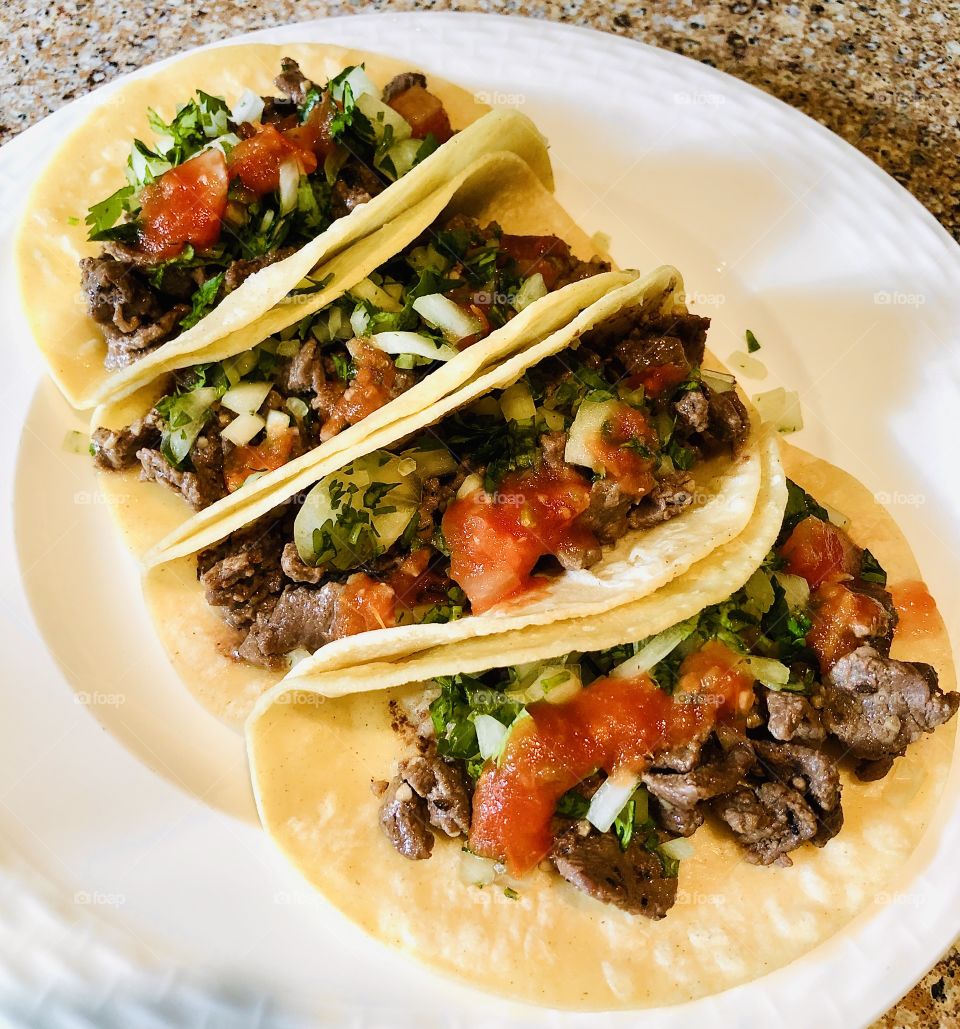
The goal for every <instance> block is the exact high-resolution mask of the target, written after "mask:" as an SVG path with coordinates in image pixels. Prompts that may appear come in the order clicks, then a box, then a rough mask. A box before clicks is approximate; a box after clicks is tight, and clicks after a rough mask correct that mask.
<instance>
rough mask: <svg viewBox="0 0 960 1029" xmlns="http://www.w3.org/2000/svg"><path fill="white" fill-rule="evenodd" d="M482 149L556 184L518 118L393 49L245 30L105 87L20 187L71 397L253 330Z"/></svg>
mask: <svg viewBox="0 0 960 1029" xmlns="http://www.w3.org/2000/svg"><path fill="white" fill-rule="evenodd" d="M278 72H279V75H278ZM274 93H279V94H280V95H279V96H277V95H273V94H274ZM485 112H486V113H485ZM493 150H501V151H512V152H514V153H516V154H518V155H519V156H521V157H522V158H524V159H525V160H526V161H527V162H528V163H529V164H530V166H531V167H532V168H533V170H534V172H535V173H536V174H537V175H538V177H539V178H540V179H541V181H543V182H544V184H545V185H547V186H548V187H549V186H551V185H552V178H551V171H550V164H549V159H548V158H547V155H546V148H545V145H544V142H543V140H542V138H541V137H540V135H539V133H538V132H537V130H536V128H535V127H534V126H533V124H532V122H530V121H529V119H527V118H526V117H524V116H523V115H520V114H519V113H517V112H508V111H489V110H488V108H486V107H485V106H483V105H481V104H478V103H477V102H475V100H474V98H473V96H472V95H471V94H470V93H468V92H466V91H465V90H462V89H460V88H459V87H456V86H452V85H450V84H448V83H445V82H442V81H440V80H436V79H433V78H431V79H429V80H428V79H427V78H426V77H425V76H424V75H422V74H421V73H420V72H417V71H411V70H410V68H409V67H408V66H406V65H405V64H403V63H402V62H399V61H395V60H392V59H390V58H386V57H381V56H378V55H368V54H363V53H360V52H358V51H352V50H345V49H342V48H340V47H334V46H327V45H323V44H299V45H294V46H285V47H278V46H268V45H264V44H247V45H241V46H231V47H217V48H213V49H207V50H202V51H198V52H196V53H193V54H190V55H188V56H187V57H184V58H183V59H180V60H177V61H174V62H172V63H170V64H167V65H164V66H163V67H162V68H160V69H159V70H158V71H156V72H155V73H154V74H151V75H149V76H145V77H141V78H136V79H134V80H133V81H131V82H129V83H127V84H126V85H124V86H123V87H122V88H120V89H119V90H117V91H116V92H114V93H111V94H110V96H109V97H107V98H106V99H105V100H104V102H103V103H102V104H101V105H100V106H98V107H97V108H96V109H95V110H94V111H93V113H92V114H91V115H90V116H89V117H88V118H87V119H86V120H85V121H84V123H83V124H82V125H81V126H80V127H79V128H78V129H77V131H76V132H75V133H74V134H73V135H72V136H71V137H70V138H69V139H68V140H67V141H66V142H65V144H64V145H63V147H62V148H61V150H60V151H59V152H58V153H57V154H56V155H55V156H54V157H53V159H52V161H51V162H50V164H49V165H48V166H47V168H46V169H45V170H44V172H43V174H42V175H41V176H40V178H39V180H38V182H37V184H36V186H35V187H34V190H33V193H32V195H31V198H30V201H29V204H28V208H27V211H26V214H25V216H24V219H23V222H22V225H21V229H20V233H19V237H18V243H17V261H18V266H19V271H20V280H21V287H22V291H23V294H24V299H25V307H26V310H27V316H28V318H29V320H30V323H31V325H32V328H33V330H34V334H35V336H36V339H37V341H38V344H39V346H40V349H41V351H42V353H43V355H44V357H45V358H46V359H47V362H48V364H49V365H50V368H51V372H52V374H53V376H54V378H55V379H56V381H57V383H58V385H59V386H60V388H61V389H62V391H63V393H64V395H65V396H66V397H67V399H68V400H69V401H70V402H71V403H72V404H73V405H74V406H75V407H92V406H94V404H95V403H97V402H100V401H102V400H103V399H106V398H107V397H108V396H111V395H114V394H116V393H124V392H128V391H129V390H130V389H131V388H135V387H136V385H139V384H141V380H140V373H139V372H138V371H137V368H136V365H137V362H139V361H142V360H143V359H144V357H145V356H146V355H148V354H151V353H155V352H157V351H158V350H160V351H170V350H174V351H177V352H181V353H183V352H188V351H191V350H197V349H201V348H203V347H204V346H207V345H209V344H210V343H212V342H213V341H215V340H217V339H218V338H220V337H221V336H223V335H225V334H226V333H228V332H231V331H234V330H236V329H240V328H242V327H243V326H245V325H247V324H249V323H250V322H251V321H253V320H254V319H255V318H257V317H258V316H260V315H262V314H263V313H264V312H266V311H269V310H270V309H271V308H272V307H273V306H274V305H275V304H276V303H278V302H279V301H280V299H281V298H282V297H284V296H285V295H286V294H287V293H288V292H289V291H290V290H291V289H292V288H293V287H294V286H295V285H296V284H297V283H298V282H299V281H300V280H301V279H302V278H303V277H304V276H305V275H307V274H308V273H309V272H310V270H311V269H312V268H313V267H314V266H315V265H317V264H318V263H320V262H321V261H324V260H326V259H328V258H330V257H332V256H334V255H335V254H336V253H338V252H339V251H340V250H342V249H343V248H344V247H346V246H348V245H349V244H351V243H353V242H356V241H357V240H359V239H362V238H363V237H364V236H366V235H368V234H369V233H370V232H372V231H374V230H376V229H377V228H378V227H379V226H380V225H382V224H384V223H385V222H386V221H389V220H391V219H393V218H394V217H396V216H397V215H398V214H400V213H401V212H402V211H403V210H405V209H406V208H408V207H410V206H412V205H413V204H415V203H416V202H417V201H418V200H420V199H422V198H423V197H424V196H426V195H427V194H428V193H429V192H431V191H432V190H434V189H436V188H438V187H439V186H441V185H442V184H443V183H444V182H446V181H447V180H448V179H449V178H451V177H453V176H456V175H457V174H459V172H461V171H462V170H463V169H464V168H465V167H467V166H468V165H469V164H471V163H472V162H473V161H474V160H475V159H476V158H477V157H479V156H480V155H481V154H483V153H487V152H490V151H493ZM84 215H85V217H84Z"/></svg>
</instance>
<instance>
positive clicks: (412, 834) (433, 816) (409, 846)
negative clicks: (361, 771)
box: [380, 748, 470, 861]
mask: <svg viewBox="0 0 960 1029" xmlns="http://www.w3.org/2000/svg"><path fill="white" fill-rule="evenodd" d="M380 825H381V826H382V827H383V830H384V832H385V833H386V835H387V839H388V840H389V841H390V842H391V844H393V846H394V848H395V849H396V850H397V851H398V852H399V853H400V854H402V855H403V856H404V857H407V858H411V859H412V860H415V861H418V860H422V859H424V858H428V857H429V856H430V853H431V851H432V850H433V832H432V831H431V829H430V826H433V827H434V828H437V829H439V830H440V831H441V832H442V833H444V834H445V835H446V836H450V837H456V836H466V835H467V834H468V833H469V832H470V791H469V788H468V786H467V780H466V777H465V776H464V773H463V772H462V770H461V769H460V768H459V767H458V766H457V765H455V764H452V763H451V762H448V761H444V760H443V759H442V758H440V757H439V756H438V755H437V753H436V751H435V750H433V749H432V748H428V749H427V750H426V751H425V752H424V753H422V754H418V755H417V756H416V757H411V758H407V759H406V760H404V761H401V762H400V766H399V769H398V772H397V775H396V776H395V777H394V779H392V780H391V782H390V783H389V785H388V786H387V787H386V790H385V792H384V794H383V801H382V803H381V805H380Z"/></svg>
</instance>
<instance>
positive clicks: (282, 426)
mask: <svg viewBox="0 0 960 1029" xmlns="http://www.w3.org/2000/svg"><path fill="white" fill-rule="evenodd" d="M608 269H609V265H608V264H607V263H606V262H604V261H602V260H600V259H598V258H594V259H593V260H590V261H582V260H579V259H578V258H576V257H575V256H574V255H573V254H572V253H571V251H570V248H569V246H568V245H567V244H566V243H565V242H564V241H563V240H562V239H560V238H558V237H557V236H549V235H548V236H521V235H511V234H509V233H505V232H503V231H502V229H501V228H500V226H499V225H497V224H496V223H494V222H492V223H490V224H488V225H486V226H481V225H480V224H479V223H478V222H476V221H475V220H473V219H471V218H468V217H466V216H464V215H456V216H454V217H452V218H447V219H445V220H443V221H441V222H439V223H437V224H435V225H433V226H431V227H430V228H429V229H428V230H427V231H426V232H425V233H424V234H423V235H422V236H421V237H420V238H419V239H417V240H415V241H414V242H413V243H411V244H410V245H409V246H407V247H406V248H404V250H402V251H401V252H400V253H399V254H397V255H396V256H394V257H391V258H390V260H388V261H386V262H385V263H384V264H383V265H381V266H380V267H379V268H378V269H377V270H376V271H375V272H373V273H372V274H371V275H370V276H368V277H367V278H365V279H363V280H362V281H360V282H359V283H357V284H356V285H355V286H353V287H351V288H350V289H349V290H348V291H347V293H346V294H345V295H344V296H343V297H341V298H340V299H338V300H336V301H334V302H333V303H332V304H329V305H328V306H327V307H325V308H323V310H321V311H320V312H318V313H317V314H315V315H312V316H310V317H307V318H304V319H301V321H299V322H298V323H296V324H295V325H291V326H290V327H289V328H288V329H286V330H284V331H283V332H281V333H280V334H279V335H278V336H276V337H271V338H269V339H267V340H265V341H264V342H262V343H260V344H259V345H258V346H256V347H254V348H253V349H252V350H249V351H246V352H244V353H241V354H238V355H236V356H234V357H231V358H228V359H227V360H224V361H220V362H214V363H209V362H208V363H204V364H198V365H194V366H192V367H189V368H185V369H183V370H182V371H178V372H176V373H174V376H173V379H174V381H173V390H172V392H171V393H169V394H168V395H166V396H164V397H162V398H161V399H160V400H159V401H158V402H157V403H156V404H154V406H153V408H152V409H151V410H150V411H149V412H148V413H147V414H146V415H144V416H143V417H141V418H138V419H137V420H136V421H134V422H133V423H131V424H130V425H128V426H126V427H124V428H122V429H119V430H114V429H106V428H100V429H97V430H96V431H95V432H94V434H93V437H92V441H91V450H92V453H93V456H94V458H95V460H96V462H97V464H98V465H99V466H100V467H101V468H104V469H108V470H121V469H124V468H136V467H139V468H140V469H141V478H143V479H148V480H153V481H156V482H159V483H162V484H163V485H165V486H167V487H169V488H171V489H173V490H174V491H176V492H179V493H180V494H181V495H182V496H183V497H184V498H185V499H186V500H187V502H188V503H189V504H190V505H191V507H193V508H194V509H195V510H201V509H203V508H205V507H208V506H209V505H210V504H212V503H214V502H216V501H217V500H220V499H221V498H223V497H225V496H227V495H228V494H230V493H233V492H234V491H236V490H237V489H239V488H240V487H241V486H243V485H244V483H245V482H247V481H249V480H250V478H251V476H254V477H255V476H257V475H260V474H263V473H265V472H269V471H273V470H274V469H276V468H279V467H280V466H282V465H284V464H286V463H287V462H288V461H290V460H292V459H293V458H295V457H297V456H299V455H300V454H302V453H305V452H306V451H308V450H312V449H313V448H314V447H316V446H319V445H320V444H321V443H325V442H327V440H329V439H332V438H333V437H334V436H336V435H337V434H338V433H339V432H341V431H342V430H343V429H345V428H346V427H347V426H349V425H356V424H357V423H358V422H361V421H362V420H363V419H364V418H366V417H367V416H368V415H370V414H372V413H373V412H374V411H376V410H378V409H379V408H381V407H383V406H384V405H385V404H388V403H390V401H392V400H395V399H396V398H397V397H399V396H400V395H401V394H403V393H404V392H406V390H408V389H409V388H410V387H411V386H413V385H414V384H415V383H417V382H418V381H419V380H420V379H422V378H423V377H424V376H426V375H428V374H429V373H430V372H432V371H434V370H435V369H437V368H439V367H440V366H441V365H442V364H443V363H445V362H446V361H449V360H451V359H452V358H454V357H456V356H457V354H458V353H460V352H461V351H463V350H465V349H467V348H468V347H470V346H472V345H473V344H474V343H476V342H478V341H479V340H481V339H483V338H484V337H486V336H488V335H489V334H490V333H491V332H493V331H495V330H496V329H498V328H500V327H501V326H503V325H505V324H506V323H507V322H508V321H509V320H510V319H511V318H513V317H514V316H515V315H516V314H517V312H519V311H522V310H523V309H524V308H525V307H527V306H528V305H530V304H532V303H534V302H535V301H536V300H538V299H540V297H542V296H545V295H546V294H547V293H548V292H550V291H551V290H555V289H560V288H561V287H563V286H565V285H567V284H568V283H571V282H575V281H578V280H580V279H583V278H586V277H588V276H590V275H595V274H597V273H598V272H602V271H606V270H608Z"/></svg>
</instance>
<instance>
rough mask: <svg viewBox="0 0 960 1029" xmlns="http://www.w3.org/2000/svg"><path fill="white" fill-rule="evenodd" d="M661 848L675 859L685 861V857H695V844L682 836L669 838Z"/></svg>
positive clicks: (669, 856)
mask: <svg viewBox="0 0 960 1029" xmlns="http://www.w3.org/2000/svg"><path fill="white" fill-rule="evenodd" d="M660 850H661V851H662V852H663V853H664V854H666V855H667V857H668V858H673V860H674V861H683V860H684V859H685V858H688V857H693V844H692V843H691V842H690V841H689V840H685V839H684V838H683V837H682V836H679V837H677V839H675V840H667V842H666V843H661V844H660Z"/></svg>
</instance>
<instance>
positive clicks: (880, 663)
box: [823, 646, 960, 761]
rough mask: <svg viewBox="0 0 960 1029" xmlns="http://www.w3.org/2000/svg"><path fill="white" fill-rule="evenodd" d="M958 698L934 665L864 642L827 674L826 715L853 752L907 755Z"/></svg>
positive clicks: (869, 757) (876, 756)
mask: <svg viewBox="0 0 960 1029" xmlns="http://www.w3.org/2000/svg"><path fill="white" fill-rule="evenodd" d="M958 704H960V693H944V692H943V691H942V690H941V689H940V687H939V684H938V682H937V673H936V672H935V671H934V669H933V668H932V667H931V666H930V665H926V664H922V663H920V662H910V661H895V660H893V659H892V658H889V657H884V656H883V655H881V654H879V653H878V652H877V651H876V650H875V649H874V648H873V647H869V646H864V647H858V648H857V649H856V650H854V651H852V652H851V653H849V654H846V655H844V656H843V657H841V658H840V659H839V660H838V661H837V662H836V663H835V664H834V665H833V667H832V668H831V669H830V671H829V673H828V674H827V677H826V680H825V682H824V704H823V721H824V725H825V726H826V728H827V730H828V732H830V733H831V734H832V735H834V736H836V737H837V738H838V739H839V740H840V741H841V742H842V743H844V744H845V745H846V746H847V747H848V748H849V750H850V753H851V754H852V755H853V756H854V757H857V758H862V759H864V760H866V761H877V760H881V759H884V758H893V757H899V756H900V755H902V754H903V753H904V752H905V751H906V749H907V747H908V746H909V745H910V744H911V743H913V742H914V741H915V740H917V739H919V738H920V736H921V735H922V734H923V733H925V732H932V731H933V730H934V729H935V728H936V727H937V726H938V725H942V724H943V723H944V722H946V721H948V720H949V719H950V718H952V717H953V716H954V715H955V714H956V711H957V706H958Z"/></svg>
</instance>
